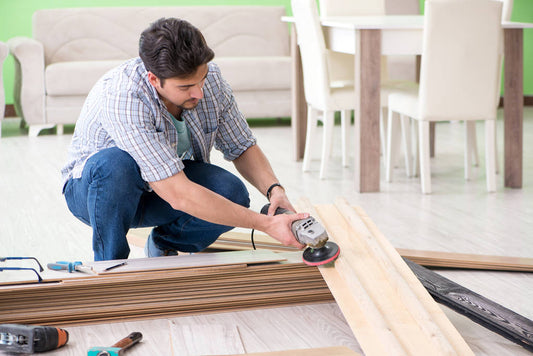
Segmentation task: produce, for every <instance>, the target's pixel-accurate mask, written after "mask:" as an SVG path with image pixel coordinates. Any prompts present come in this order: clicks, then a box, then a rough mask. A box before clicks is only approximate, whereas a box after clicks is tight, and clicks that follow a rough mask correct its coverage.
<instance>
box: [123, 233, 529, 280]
mask: <svg viewBox="0 0 533 356" xmlns="http://www.w3.org/2000/svg"><path fill="white" fill-rule="evenodd" d="M136 239H138V237H135V238H133V237H132V239H131V240H130V239H129V238H128V240H130V243H140V245H139V246H144V241H143V240H142V239H139V240H136ZM254 240H255V241H256V242H255V245H256V248H257V249H268V250H272V251H295V250H296V248H294V247H287V246H283V245H281V244H280V243H279V242H278V241H276V240H274V239H272V238H270V237H268V236H267V235H264V234H261V233H257V232H256V233H255V238H254ZM211 247H212V248H214V249H220V250H250V249H251V248H252V244H251V242H250V234H249V233H244V232H235V231H230V232H227V233H225V234H222V235H221V236H220V238H219V239H218V240H217V241H216V242H215V243H214V244H213V245H211ZM396 251H398V253H399V254H400V256H402V257H406V258H408V259H409V260H411V261H413V262H415V263H417V264H419V265H422V266H426V267H443V268H460V269H480V270H492V271H518V272H533V258H529V257H515V256H494V255H480V254H473V253H458V252H444V251H425V250H415V249H408V248H396Z"/></svg>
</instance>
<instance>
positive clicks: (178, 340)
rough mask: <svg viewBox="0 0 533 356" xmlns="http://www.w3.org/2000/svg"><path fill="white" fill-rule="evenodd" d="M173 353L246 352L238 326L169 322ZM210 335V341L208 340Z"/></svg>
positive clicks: (212, 353) (213, 353)
mask: <svg viewBox="0 0 533 356" xmlns="http://www.w3.org/2000/svg"><path fill="white" fill-rule="evenodd" d="M169 325H170V340H171V351H172V353H171V354H172V355H215V354H217V353H218V352H220V350H225V353H224V354H226V355H227V354H244V353H245V350H244V346H243V344H242V342H241V339H240V336H239V330H238V329H237V326H234V325H233V326H229V325H221V324H201V325H198V324H185V325H184V324H178V323H176V321H175V320H171V321H170V322H169ZM206 335H209V342H206Z"/></svg>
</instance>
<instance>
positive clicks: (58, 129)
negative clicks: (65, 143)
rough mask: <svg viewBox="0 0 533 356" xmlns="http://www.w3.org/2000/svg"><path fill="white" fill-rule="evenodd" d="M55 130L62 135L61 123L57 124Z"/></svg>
mask: <svg viewBox="0 0 533 356" xmlns="http://www.w3.org/2000/svg"><path fill="white" fill-rule="evenodd" d="M56 132H57V134H58V135H63V125H57V130H56Z"/></svg>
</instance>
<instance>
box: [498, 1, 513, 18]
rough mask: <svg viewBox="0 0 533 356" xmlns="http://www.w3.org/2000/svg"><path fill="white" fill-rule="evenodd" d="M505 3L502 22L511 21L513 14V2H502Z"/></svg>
mask: <svg viewBox="0 0 533 356" xmlns="http://www.w3.org/2000/svg"><path fill="white" fill-rule="evenodd" d="M500 1H501V2H502V3H503V10H502V21H511V15H512V14H513V0H500Z"/></svg>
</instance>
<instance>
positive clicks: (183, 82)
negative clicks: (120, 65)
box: [148, 64, 208, 111]
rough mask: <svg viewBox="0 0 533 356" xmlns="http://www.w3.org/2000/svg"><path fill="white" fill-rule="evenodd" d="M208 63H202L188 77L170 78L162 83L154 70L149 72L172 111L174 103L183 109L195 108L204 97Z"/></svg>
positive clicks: (151, 80) (150, 78)
mask: <svg viewBox="0 0 533 356" xmlns="http://www.w3.org/2000/svg"><path fill="white" fill-rule="evenodd" d="M207 71H208V68H207V64H202V65H201V66H199V67H198V69H197V70H196V73H194V74H193V75H191V76H190V77H187V78H177V77H175V78H168V79H165V81H164V84H163V85H161V80H160V79H159V78H158V77H156V76H155V75H154V74H153V73H152V72H148V79H149V81H150V83H151V84H152V85H153V86H154V88H155V89H156V90H157V92H158V93H159V95H160V96H161V98H162V100H163V102H164V103H165V105H166V106H167V108H168V109H169V111H172V108H171V107H169V104H170V106H172V104H174V105H176V106H177V107H178V108H181V109H183V110H190V109H194V108H195V107H196V105H198V102H199V100H200V99H201V98H203V97H204V92H203V87H204V83H205V78H206V77H207Z"/></svg>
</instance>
